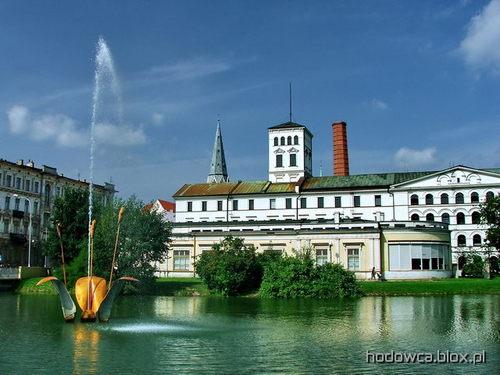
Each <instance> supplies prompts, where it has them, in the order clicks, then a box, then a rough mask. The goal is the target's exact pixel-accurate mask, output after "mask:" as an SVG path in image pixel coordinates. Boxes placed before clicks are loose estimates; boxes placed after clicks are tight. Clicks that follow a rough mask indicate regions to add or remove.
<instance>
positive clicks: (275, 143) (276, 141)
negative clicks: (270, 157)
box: [274, 137, 278, 146]
mask: <svg viewBox="0 0 500 375" xmlns="http://www.w3.org/2000/svg"><path fill="white" fill-rule="evenodd" d="M274 145H275V146H278V137H274Z"/></svg>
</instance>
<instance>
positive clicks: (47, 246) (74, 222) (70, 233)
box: [43, 188, 100, 265]
mask: <svg viewBox="0 0 500 375" xmlns="http://www.w3.org/2000/svg"><path fill="white" fill-rule="evenodd" d="M88 200H89V192H88V191H87V190H83V189H71V188H68V189H66V190H65V191H64V195H63V196H62V197H58V198H56V200H55V202H54V208H53V211H52V217H51V225H50V227H49V228H48V236H47V239H46V240H45V242H44V244H43V249H44V253H45V255H47V256H48V257H49V258H50V259H51V261H52V264H54V265H60V264H61V248H60V245H59V237H58V235H57V230H56V225H57V223H60V224H61V227H62V230H61V237H62V243H63V246H64V258H65V262H66V263H71V262H72V261H73V259H75V258H77V257H78V255H79V254H80V251H81V249H82V247H83V242H85V243H86V241H87V233H88V226H89V220H88V211H89V202H88ZM99 209H100V205H99V204H98V202H97V199H96V200H95V201H94V215H96V214H98V213H99Z"/></svg>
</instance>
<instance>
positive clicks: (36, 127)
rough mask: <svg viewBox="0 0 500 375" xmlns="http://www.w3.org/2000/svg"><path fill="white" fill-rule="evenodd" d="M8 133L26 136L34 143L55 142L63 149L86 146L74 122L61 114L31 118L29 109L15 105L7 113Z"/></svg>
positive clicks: (83, 137) (84, 138) (82, 134)
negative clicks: (63, 147)
mask: <svg viewBox="0 0 500 375" xmlns="http://www.w3.org/2000/svg"><path fill="white" fill-rule="evenodd" d="M7 117H8V120H9V122H8V126H9V129H10V132H11V133H12V134H16V135H26V136H27V137H28V138H29V139H32V140H34V141H46V140H55V142H56V144H57V145H59V146H65V147H79V146H84V145H85V144H86V137H85V134H84V133H83V132H81V131H80V130H79V129H78V128H77V126H76V123H75V121H74V120H73V119H72V118H70V117H68V116H66V115H62V114H55V115H42V116H38V117H34V118H32V116H31V114H30V112H29V109H28V108H26V107H24V106H22V105H15V106H13V107H11V108H10V109H9V110H8V111H7Z"/></svg>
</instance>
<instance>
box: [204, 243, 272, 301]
mask: <svg viewBox="0 0 500 375" xmlns="http://www.w3.org/2000/svg"><path fill="white" fill-rule="evenodd" d="M195 268H196V273H197V274H198V276H199V277H200V278H201V279H202V280H203V282H204V283H205V284H206V285H207V287H208V289H209V290H210V291H211V292H215V293H218V294H222V295H225V296H230V295H237V294H240V293H243V292H247V291H251V290H255V289H257V288H258V287H259V284H260V280H261V277H262V270H261V267H260V264H259V262H258V261H257V256H256V254H255V247H254V246H253V245H245V244H244V242H243V239H241V238H237V237H232V236H229V237H226V238H224V239H223V240H222V241H221V242H220V243H218V244H215V245H214V246H213V247H212V249H211V250H209V251H204V252H203V253H202V254H201V255H200V257H199V259H198V260H197V261H196V263H195Z"/></svg>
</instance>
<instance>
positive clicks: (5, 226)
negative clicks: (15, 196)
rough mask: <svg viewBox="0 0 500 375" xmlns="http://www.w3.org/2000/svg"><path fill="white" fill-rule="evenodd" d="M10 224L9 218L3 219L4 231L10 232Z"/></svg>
mask: <svg viewBox="0 0 500 375" xmlns="http://www.w3.org/2000/svg"><path fill="white" fill-rule="evenodd" d="M9 226H10V221H9V219H4V221H3V232H4V233H9Z"/></svg>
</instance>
